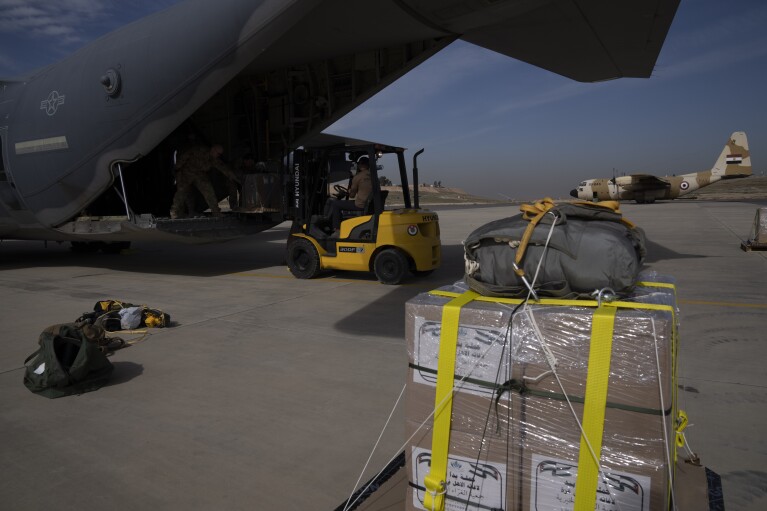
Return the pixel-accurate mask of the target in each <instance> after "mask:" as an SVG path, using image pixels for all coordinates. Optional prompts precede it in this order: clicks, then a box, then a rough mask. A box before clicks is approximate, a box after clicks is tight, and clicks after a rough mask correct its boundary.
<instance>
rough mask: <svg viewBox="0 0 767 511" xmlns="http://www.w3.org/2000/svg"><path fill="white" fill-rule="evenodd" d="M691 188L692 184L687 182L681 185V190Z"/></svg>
mask: <svg viewBox="0 0 767 511" xmlns="http://www.w3.org/2000/svg"><path fill="white" fill-rule="evenodd" d="M689 187H690V183H688V182H687V181H682V182H681V183H680V184H679V188H681V189H682V190H687V189H688V188H689Z"/></svg>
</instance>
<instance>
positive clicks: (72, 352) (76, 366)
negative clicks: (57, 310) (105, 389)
mask: <svg viewBox="0 0 767 511" xmlns="http://www.w3.org/2000/svg"><path fill="white" fill-rule="evenodd" d="M104 338H105V337H104V329H103V328H102V327H100V326H94V325H84V326H78V325H76V324H74V323H65V324H60V325H53V326H50V327H48V328H46V329H45V330H43V332H42V333H41V334H40V339H39V341H38V342H39V344H40V348H39V349H38V350H37V351H35V352H34V353H32V354H31V355H30V356H28V357H27V359H26V360H25V361H24V365H25V372H24V385H25V386H26V387H27V388H28V389H29V390H30V391H32V392H33V393H35V394H40V395H41V396H45V397H48V398H51V399H53V398H57V397H62V396H69V395H72V394H82V393H84V392H90V391H92V390H96V389H98V388H100V387H102V386H103V385H104V384H106V383H107V382H108V381H109V378H110V376H111V375H112V371H113V369H114V366H113V365H112V363H111V362H110V361H109V359H107V356H106V355H105V354H104V353H103V352H102V351H101V349H100V348H99V345H100V344H104Z"/></svg>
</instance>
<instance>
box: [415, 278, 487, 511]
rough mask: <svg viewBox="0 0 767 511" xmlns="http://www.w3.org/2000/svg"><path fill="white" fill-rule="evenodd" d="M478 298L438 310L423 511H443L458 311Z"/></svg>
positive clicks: (466, 296) (458, 299) (473, 295)
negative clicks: (438, 325)
mask: <svg viewBox="0 0 767 511" xmlns="http://www.w3.org/2000/svg"><path fill="white" fill-rule="evenodd" d="M477 296H479V294H478V293H475V292H474V291H467V292H466V293H463V294H461V295H458V296H456V297H455V298H454V299H453V300H451V301H449V302H448V303H446V304H445V306H444V308H443V309H442V327H441V334H440V339H439V362H438V364H437V391H436V395H435V397H434V429H433V430H432V439H431V466H430V469H429V473H428V474H426V477H424V486H425V487H426V494H425V496H424V507H426V509H429V510H432V511H441V510H443V509H445V493H446V492H447V454H448V448H449V445H450V419H451V416H452V413H453V385H454V381H453V380H454V378H455V357H456V350H457V346H458V324H459V318H460V315H461V307H463V306H464V305H466V304H467V303H469V302H470V301H472V300H474V298H476V297H477Z"/></svg>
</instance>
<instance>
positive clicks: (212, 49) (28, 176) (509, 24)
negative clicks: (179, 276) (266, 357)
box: [0, 0, 679, 246]
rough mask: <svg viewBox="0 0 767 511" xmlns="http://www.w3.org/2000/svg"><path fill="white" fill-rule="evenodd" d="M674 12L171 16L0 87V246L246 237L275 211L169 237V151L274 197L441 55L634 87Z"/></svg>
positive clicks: (178, 223) (182, 224)
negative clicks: (295, 169) (302, 153)
mask: <svg viewBox="0 0 767 511" xmlns="http://www.w3.org/2000/svg"><path fill="white" fill-rule="evenodd" d="M678 3H679V0H659V1H656V2H646V1H643V0H627V1H622V2H613V1H610V0H575V1H564V0H534V1H529V2H507V1H501V2H465V3H461V4H449V5H446V4H445V3H444V2H442V1H440V0H369V1H365V2H354V1H351V0H293V1H269V0H264V1H253V0H218V1H217V2H209V1H207V0H187V1H185V2H182V3H179V4H176V5H174V6H173V7H170V8H168V9H166V10H165V11H161V12H158V13H156V14H154V15H151V16H149V17H146V18H144V19H142V20H139V21H137V22H134V23H131V24H129V25H126V26H125V27H122V28H120V29H118V30H116V31H114V32H112V33H110V34H107V35H105V36H103V37H101V38H100V39H97V40H96V41H94V42H92V43H90V44H88V45H87V46H84V47H83V48H81V49H80V50H78V51H77V52H75V53H74V54H72V55H71V56H69V57H68V58H65V59H64V60H62V61H60V62H58V63H56V64H53V65H50V66H48V67H45V68H43V69H40V70H38V71H37V72H34V73H32V74H31V75H29V76H24V77H18V78H14V79H6V80H0V151H1V152H2V155H1V157H0V238H15V239H45V240H58V241H66V240H69V241H73V242H77V243H79V244H80V245H81V246H83V244H86V243H92V242H126V241H130V240H138V239H168V238H171V239H185V240H190V239H194V240H198V241H199V240H202V241H209V240H213V239H220V238H230V237H234V236H238V235H242V234H247V233H252V232H258V231H260V230H263V229H266V228H269V227H271V226H273V225H276V224H277V223H280V222H282V221H283V219H284V218H285V211H280V210H279V208H261V209H260V210H258V211H256V212H250V213H237V214H230V215H227V216H225V217H224V218H208V217H198V218H195V219H183V220H171V219H170V218H169V208H170V205H171V200H172V197H173V194H174V192H175V185H174V176H173V170H172V167H173V157H174V154H175V152H176V151H177V150H178V149H180V148H183V147H185V146H187V145H189V144H193V143H194V144H198V143H199V144H207V145H211V144H214V143H219V144H222V145H223V146H224V150H225V154H226V155H227V157H228V159H229V160H230V161H233V160H234V159H235V158H238V157H240V156H242V155H244V154H246V153H252V154H253V155H255V157H256V160H257V161H259V162H261V163H263V165H260V166H259V168H261V169H263V170H266V171H267V172H266V173H265V174H269V175H271V177H270V178H269V179H271V181H270V182H271V183H272V185H273V186H276V187H277V192H278V193H287V190H286V188H288V187H287V184H286V181H287V179H285V178H286V177H287V176H286V175H285V173H284V162H285V161H286V156H287V155H288V154H289V152H290V151H291V150H292V149H294V148H296V147H299V146H301V145H302V143H303V141H305V140H307V139H310V138H311V137H313V136H315V135H316V134H318V133H320V132H321V131H322V130H323V129H324V128H326V127H328V126H330V125H331V124H332V123H334V122H335V121H337V120H338V119H340V118H341V117H342V116H344V115H345V114H346V113H348V112H349V111H351V110H352V109H354V108H355V107H356V106H357V105H359V104H360V103H362V102H363V101H365V100H367V99H368V98H370V97H371V96H373V95H374V94H375V93H376V92H378V91H380V90H381V89H383V88H384V87H386V86H387V85H388V84H390V83H392V82H393V81H394V80H396V79H397V78H398V77H400V76H402V75H403V74H405V73H407V72H408V71H409V70H410V69H412V68H414V67H415V66H417V65H418V64H419V63H421V62H423V61H424V60H426V59H428V58H429V57H431V56H432V55H434V54H435V53H436V52H438V51H439V50H440V49H442V48H444V47H445V46H446V45H448V44H449V43H451V42H452V41H454V40H456V39H457V38H461V39H463V40H465V41H468V42H471V43H474V44H478V45H480V46H483V47H485V48H489V49H491V50H495V51H497V52H500V53H503V54H505V55H508V56H510V57H514V58H517V59H520V60H523V61H525V62H528V63H530V64H533V65H536V66H539V67H542V68H545V69H548V70H550V71H553V72H555V73H559V74H562V75H564V76H567V77H570V78H572V79H574V80H579V81H599V80H607V79H612V78H619V77H649V76H650V74H651V72H652V70H653V66H654V64H655V61H656V59H657V57H658V53H659V52H660V48H661V46H662V45H663V41H664V38H665V36H666V34H667V32H668V29H669V26H670V24H671V21H672V19H673V17H674V14H675V12H676V9H677V6H678ZM283 179H285V181H283ZM219 192H220V193H219V196H220V197H223V196H225V195H226V190H225V188H224V187H222V188H221V189H220V190H219ZM288 214H289V212H288Z"/></svg>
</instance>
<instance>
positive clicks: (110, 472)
mask: <svg viewBox="0 0 767 511" xmlns="http://www.w3.org/2000/svg"><path fill="white" fill-rule="evenodd" d="M760 205H761V206H764V205H765V204H757V203H736V202H697V201H675V202H667V203H658V204H653V205H634V204H624V205H623V206H622V209H623V211H624V214H625V216H626V217H627V218H629V219H630V220H632V221H634V222H635V223H637V224H638V225H640V226H641V227H643V228H644V229H645V231H646V232H647V235H648V239H649V247H648V248H649V255H648V260H647V266H648V267H649V268H651V269H654V270H657V271H658V272H659V273H661V274H664V275H671V276H673V277H674V278H675V279H676V282H677V286H678V297H679V300H680V302H679V305H680V309H681V312H680V321H681V326H680V339H681V341H680V354H679V365H680V379H679V384H680V386H681V389H682V391H680V394H679V395H680V401H681V406H682V407H683V408H684V409H685V410H686V411H687V413H688V415H689V417H690V422H691V425H690V426H689V427H688V429H687V439H688V441H689V445H690V446H691V447H692V449H693V450H694V451H695V452H696V453H698V454H699V455H700V457H701V460H702V462H703V463H704V464H705V465H706V466H708V467H710V468H711V469H712V470H714V471H716V472H718V473H719V474H720V475H721V476H722V479H723V486H724V496H725V503H726V506H727V509H728V510H744V511H757V510H759V511H761V510H763V509H767V441H766V440H765V435H764V433H763V427H764V423H765V420H766V419H767V412H766V409H765V405H766V404H767V379H766V378H765V376H766V375H767V370H765V365H764V364H765V360H767V342H765V341H766V340H767V339H765V331H766V330H767V252H750V253H746V252H743V251H741V249H740V242H741V240H743V239H745V238H746V237H747V236H748V234H749V230H750V228H751V226H752V223H753V219H754V214H755V210H756V208H757V207H758V206H760ZM434 209H435V210H436V211H438V212H439V215H440V223H441V230H442V242H443V265H442V267H441V268H440V269H439V270H437V271H435V272H434V273H433V274H431V275H430V276H428V277H426V278H421V279H411V280H408V281H407V282H406V283H405V284H404V285H401V286H396V287H390V286H384V285H381V284H378V283H377V282H376V281H375V278H374V277H373V276H372V275H368V274H356V273H343V272H335V273H328V274H326V275H323V276H321V277H320V278H317V279H314V280H308V281H307V280H297V279H294V278H293V277H292V276H291V275H290V273H289V272H288V270H287V268H286V267H285V266H284V251H285V239H286V236H287V228H288V226H287V224H282V225H280V226H278V227H276V228H274V229H272V230H270V231H267V232H264V233H262V234H260V235H256V236H252V237H249V238H246V239H241V240H237V241H232V242H227V243H222V244H215V245H202V246H186V245H180V244H170V243H135V244H134V245H133V247H132V248H131V249H130V250H129V251H126V252H124V253H123V254H120V255H101V254H75V253H73V252H71V251H70V250H69V249H68V245H59V244H55V243H49V244H48V246H47V247H45V246H44V244H43V243H42V242H21V241H4V242H2V243H1V244H0V286H1V287H0V324H1V325H2V334H0V432H1V433H2V441H1V442H0V459H2V460H3V470H2V477H1V478H0V508H2V509H9V510H46V511H47V510H51V509H55V510H61V511H65V510H84V509H85V510H91V509H93V510H96V509H112V510H114V511H122V510H138V509H152V510H189V509H194V510H198V509H199V510H220V509H227V510H239V509H243V510H244V509H249V510H252V509H257V510H294V509H295V510H299V509H301V510H303V509H316V510H332V509H334V508H335V507H336V506H338V505H339V504H340V503H341V502H342V501H343V500H344V499H346V497H348V495H349V494H350V493H351V492H352V490H353V489H354V488H355V486H356V482H357V480H358V478H361V479H362V480H366V479H368V478H370V477H371V476H372V475H373V474H374V473H375V472H376V471H377V470H378V469H379V468H380V467H382V466H384V465H385V464H386V462H387V461H388V460H389V459H390V458H391V457H393V456H395V455H396V454H397V453H398V452H399V451H400V450H401V448H402V444H403V442H404V424H403V422H404V420H403V414H402V406H401V405H400V406H399V407H398V408H397V409H395V411H394V413H393V415H392V417H391V420H390V422H389V427H388V428H387V429H386V431H385V433H384V434H383V436H382V438H381V441H380V443H379V445H378V449H377V451H376V453H375V454H373V456H372V459H371V461H370V463H369V465H368V468H367V470H366V471H365V472H364V474H362V475H360V474H361V473H362V469H363V467H364V466H365V463H366V460H367V459H368V456H369V454H370V452H371V449H372V448H373V445H374V444H375V443H376V441H377V439H378V436H379V433H380V432H381V430H382V428H383V426H384V424H385V423H386V422H387V418H388V417H389V414H390V411H391V410H392V407H393V405H394V403H395V401H396V400H397V397H398V395H399V394H400V391H401V390H402V388H403V385H404V383H405V376H406V372H407V353H406V350H405V341H404V324H405V322H404V319H405V312H404V310H405V309H404V305H405V302H406V301H407V300H408V299H409V298H411V297H413V296H415V295H416V294H418V293H420V292H424V291H428V290H430V289H433V288H436V287H439V286H441V285H444V284H450V283H453V282H455V281H457V280H459V279H461V278H462V274H463V257H462V254H463V248H462V246H461V241H462V240H463V239H464V238H465V237H466V235H467V234H468V233H469V232H471V231H472V230H474V229H475V228H477V227H479V226H481V225H482V224H484V223H486V222H488V221H491V220H495V219H498V218H503V217H507V216H511V215H514V214H516V213H517V212H518V208H517V207H516V206H498V207H461V208H439V207H435V208H434ZM107 298H114V299H120V300H123V301H128V302H132V303H137V304H147V305H149V306H150V307H155V308H159V309H162V310H164V311H165V312H167V313H169V314H170V315H171V316H172V320H173V322H174V326H172V327H171V328H165V329H155V330H150V335H149V336H147V337H146V338H145V339H144V340H143V341H141V342H138V343H137V344H134V345H132V346H131V347H129V348H125V349H122V350H119V351H117V352H115V353H114V354H113V355H112V357H111V360H112V362H113V363H114V366H115V372H114V375H113V378H112V381H111V382H110V384H109V385H108V386H106V387H103V388H101V389H99V390H97V391H95V392H91V393H87V394H83V395H80V396H71V397H65V398H61V399H55V400H49V399H46V398H43V397H40V396H37V395H34V394H32V393H31V392H29V391H28V390H27V389H26V388H25V387H24V385H23V384H22V377H23V373H24V370H23V362H24V359H25V358H26V356H27V355H29V354H30V353H32V352H33V351H34V350H35V349H36V343H37V338H38V336H39V334H40V332H41V331H42V330H43V329H44V328H45V327H46V326H48V325H51V324H55V323H64V322H70V321H73V320H74V319H76V318H77V317H78V316H80V314H82V313H83V312H87V311H90V310H92V307H93V305H94V303H95V302H96V301H97V300H100V299H107ZM125 337H126V338H127V339H135V338H137V337H138V336H134V335H127V336H125ZM403 500H404V496H403Z"/></svg>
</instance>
